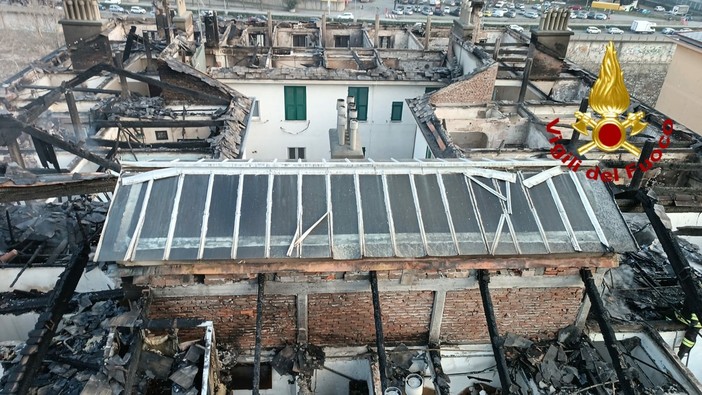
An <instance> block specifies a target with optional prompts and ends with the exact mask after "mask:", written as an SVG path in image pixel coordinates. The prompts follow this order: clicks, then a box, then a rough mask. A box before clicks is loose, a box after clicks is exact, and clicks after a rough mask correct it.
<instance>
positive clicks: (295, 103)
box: [284, 86, 307, 121]
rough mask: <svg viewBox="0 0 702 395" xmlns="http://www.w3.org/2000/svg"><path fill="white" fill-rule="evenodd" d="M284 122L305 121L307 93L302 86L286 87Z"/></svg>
mask: <svg viewBox="0 0 702 395" xmlns="http://www.w3.org/2000/svg"><path fill="white" fill-rule="evenodd" d="M284 89H285V120H286V121H304V120H305V119H307V92H306V88H305V87H304V86H286V87H284Z"/></svg>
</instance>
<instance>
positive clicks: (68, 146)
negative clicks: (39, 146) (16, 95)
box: [16, 121, 122, 172]
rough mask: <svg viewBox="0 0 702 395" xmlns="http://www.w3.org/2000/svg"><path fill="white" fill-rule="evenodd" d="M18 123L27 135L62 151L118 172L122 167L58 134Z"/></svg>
mask: <svg viewBox="0 0 702 395" xmlns="http://www.w3.org/2000/svg"><path fill="white" fill-rule="evenodd" d="M16 122H17V123H18V126H20V127H21V128H22V131H23V132H25V133H27V134H28V135H30V136H32V137H34V138H37V139H39V140H41V141H43V142H45V143H48V144H51V145H53V146H55V147H58V148H61V149H62V150H64V151H67V152H70V153H72V154H74V155H77V156H80V157H81V158H85V159H87V160H89V161H91V162H93V163H96V164H98V165H100V166H102V167H104V168H106V169H110V170H114V171H116V172H119V171H120V170H121V168H122V166H120V164H119V163H117V162H114V161H111V160H107V159H105V158H103V157H101V156H98V155H95V154H93V153H92V152H90V151H88V150H87V149H85V148H83V146H81V145H78V144H75V143H73V142H70V141H66V140H64V139H62V138H60V137H58V136H55V135H53V134H51V133H48V132H46V131H44V130H41V129H39V128H37V127H35V126H32V125H29V124H27V123H23V122H20V121H16Z"/></svg>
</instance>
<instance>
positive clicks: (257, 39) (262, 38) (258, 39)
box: [251, 33, 266, 47]
mask: <svg viewBox="0 0 702 395" xmlns="http://www.w3.org/2000/svg"><path fill="white" fill-rule="evenodd" d="M251 45H254V46H257V47H265V46H266V35H265V34H263V33H255V34H251Z"/></svg>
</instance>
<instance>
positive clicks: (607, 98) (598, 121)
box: [546, 41, 673, 181]
mask: <svg viewBox="0 0 702 395" xmlns="http://www.w3.org/2000/svg"><path fill="white" fill-rule="evenodd" d="M629 103H630V102H629V92H628V91H627V90H626V85H624V73H623V72H622V69H621V67H620V66H619V60H618V59H617V52H616V51H615V50H614V44H613V43H612V42H611V41H610V42H609V44H608V45H607V49H606V52H605V56H604V58H603V59H602V67H601V68H600V75H599V77H598V78H597V80H596V81H595V84H594V85H593V86H592V89H591V90H590V97H589V104H590V107H591V108H592V110H593V111H595V113H597V115H599V117H597V116H592V115H590V114H589V113H582V112H580V111H576V112H575V119H576V120H577V121H576V122H575V123H573V124H572V125H571V126H572V127H573V129H575V130H577V131H578V132H580V133H581V134H582V135H584V136H590V138H591V141H588V142H587V143H585V144H584V145H582V146H581V147H580V148H578V150H577V151H578V155H574V154H573V153H571V152H569V151H568V149H567V148H566V147H565V146H564V145H563V144H561V143H558V141H559V140H561V139H562V136H561V132H560V131H559V130H557V129H554V128H553V126H554V125H556V124H557V123H558V121H559V119H558V118H556V119H554V120H553V121H551V122H550V123H549V124H548V125H547V126H546V130H547V131H548V132H549V133H551V134H554V135H555V137H553V138H551V139H550V140H549V141H550V143H551V144H555V145H554V146H553V147H551V156H552V157H553V158H554V159H557V160H560V161H561V162H563V163H565V164H567V166H568V168H569V169H571V170H573V171H577V170H578V168H579V167H580V164H581V163H582V160H581V159H580V158H579V157H578V156H582V155H584V154H586V153H587V152H589V151H591V150H593V149H595V148H597V149H599V150H600V151H603V152H615V151H617V150H619V149H620V148H623V149H625V150H627V151H629V152H630V153H631V154H633V155H635V156H637V157H639V156H641V149H640V148H639V147H637V146H635V145H634V144H632V143H630V142H629V141H627V138H628V136H635V135H637V134H639V133H641V132H642V131H644V130H645V129H646V126H647V125H648V124H647V123H646V122H644V121H643V119H644V117H645V116H646V114H644V112H643V111H637V112H634V113H629V114H627V116H626V118H624V120H621V119H620V118H621V115H622V114H623V113H624V112H625V111H626V110H627V109H628V108H629ZM662 130H663V135H662V136H661V137H660V139H659V140H658V147H657V148H655V149H654V150H653V151H652V152H651V155H650V156H649V157H648V158H645V159H644V160H641V161H640V163H636V162H632V163H630V164H628V165H626V166H625V167H624V170H625V172H626V176H627V177H628V178H632V177H633V175H634V173H635V172H636V169H637V168H640V169H641V171H647V170H649V169H651V168H652V167H653V163H655V162H658V161H659V160H661V157H662V156H663V150H664V149H666V148H668V146H670V135H671V134H672V133H673V121H671V120H670V119H666V120H665V122H663V127H662ZM627 131H628V133H627ZM587 177H588V178H591V179H598V178H601V179H602V181H618V180H619V169H617V168H615V169H612V171H607V172H604V171H600V169H599V168H594V169H590V170H588V171H587Z"/></svg>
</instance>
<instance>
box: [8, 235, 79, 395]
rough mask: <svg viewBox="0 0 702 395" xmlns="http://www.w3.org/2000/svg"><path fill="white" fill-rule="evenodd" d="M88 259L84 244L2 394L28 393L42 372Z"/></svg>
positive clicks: (63, 277) (69, 266)
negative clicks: (37, 375) (38, 373)
mask: <svg viewBox="0 0 702 395" xmlns="http://www.w3.org/2000/svg"><path fill="white" fill-rule="evenodd" d="M89 256H90V243H89V242H88V241H85V242H84V244H83V246H81V248H80V252H78V253H77V254H76V255H75V256H74V257H73V259H72V260H71V262H70V263H69V264H68V266H67V267H66V270H65V271H64V272H63V273H61V276H60V277H59V280H58V281H57V282H56V286H55V287H54V291H53V292H52V294H51V299H50V301H49V306H48V307H47V309H46V311H45V312H44V313H42V314H41V315H39V320H38V321H37V323H36V325H35V327H34V330H32V331H30V332H29V339H28V340H27V343H26V345H25V347H24V348H23V349H22V351H21V352H20V353H21V354H22V358H21V359H20V361H19V362H18V363H17V364H16V365H15V366H14V367H12V369H10V371H9V373H8V375H7V381H6V383H5V387H4V388H3V391H2V393H3V394H12V395H14V394H21V395H24V394H27V393H28V392H29V389H30V387H31V386H32V383H34V378H35V376H36V373H37V372H38V371H39V369H41V365H42V362H43V361H44V357H45V356H46V353H47V352H48V351H49V347H51V339H52V338H53V337H54V335H55V334H56V329H57V328H58V324H59V323H60V321H61V317H63V315H64V314H65V313H66V311H67V308H68V302H69V301H70V300H71V297H72V296H73V292H74V291H75V289H76V286H77V285H78V281H79V280H80V278H81V276H82V275H83V270H85V266H86V265H87V264H88V261H89V260H90V258H89Z"/></svg>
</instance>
